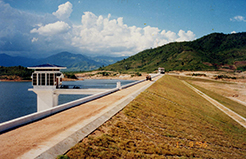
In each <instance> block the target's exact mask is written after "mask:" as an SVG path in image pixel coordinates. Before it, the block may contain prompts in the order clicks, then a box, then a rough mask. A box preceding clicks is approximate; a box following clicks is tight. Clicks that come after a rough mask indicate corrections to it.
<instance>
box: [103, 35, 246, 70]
mask: <svg viewBox="0 0 246 159" xmlns="http://www.w3.org/2000/svg"><path fill="white" fill-rule="evenodd" d="M158 67H164V68H165V69H166V71H171V70H218V69H230V70H243V71H246V33H245V32H244V33H235V34H223V33H212V34H209V35H207V36H204V37H202V38H199V39H197V40H194V41H190V42H173V43H169V44H166V45H163V46H160V47H157V48H154V49H152V48H151V49H147V50H144V51H142V52H139V53H138V54H136V55H134V56H131V57H129V58H127V59H124V60H122V61H118V62H116V63H115V64H112V65H109V66H106V67H104V68H102V69H103V70H111V71H120V72H122V71H128V72H129V71H135V72H136V71H139V72H152V71H155V70H157V69H158Z"/></svg>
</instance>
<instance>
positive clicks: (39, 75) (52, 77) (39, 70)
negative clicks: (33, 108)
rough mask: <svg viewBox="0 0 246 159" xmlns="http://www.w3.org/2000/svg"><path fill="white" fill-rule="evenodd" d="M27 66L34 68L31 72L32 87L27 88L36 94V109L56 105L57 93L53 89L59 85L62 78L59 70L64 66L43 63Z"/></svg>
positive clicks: (44, 108)
mask: <svg viewBox="0 0 246 159" xmlns="http://www.w3.org/2000/svg"><path fill="white" fill-rule="evenodd" d="M27 68H28V69H33V70H34V72H33V74H32V85H33V88H32V89H28V90H29V91H33V92H35V93H36V94H37V111H42V110H46V109H48V108H51V107H54V106H57V105H58V96H59V94H56V93H55V90H56V88H59V87H60V86H61V84H62V78H64V76H63V74H62V73H61V72H60V70H61V69H66V67H62V66H57V65H51V64H43V65H38V66H32V67H27Z"/></svg>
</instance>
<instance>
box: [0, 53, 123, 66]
mask: <svg viewBox="0 0 246 159" xmlns="http://www.w3.org/2000/svg"><path fill="white" fill-rule="evenodd" d="M123 58H125V57H107V56H103V57H102V56H99V57H93V58H92V57H87V56H85V55H81V54H73V53H70V52H61V53H58V54H55V55H51V56H49V57H47V58H42V59H34V58H26V57H13V56H10V55H7V54H0V66H5V67H9V66H24V67H28V66H35V65H39V64H45V63H50V64H56V65H61V66H66V67H67V68H68V69H67V70H66V71H88V70H95V69H97V68H99V67H102V66H107V65H109V64H112V63H115V62H117V61H119V60H121V59H123Z"/></svg>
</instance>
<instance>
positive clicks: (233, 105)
mask: <svg viewBox="0 0 246 159" xmlns="http://www.w3.org/2000/svg"><path fill="white" fill-rule="evenodd" d="M176 78H179V79H180V80H185V81H186V82H188V83H189V84H191V85H193V86H194V87H196V88H197V89H199V90H200V91H202V92H203V93H205V94H207V95H208V96H210V97H213V99H215V100H217V101H218V102H220V103H221V104H223V105H224V106H226V107H227V108H229V109H231V110H232V111H234V112H236V113H238V114H239V115H241V116H242V117H244V118H246V107H245V106H244V105H242V104H240V103H237V102H235V101H233V100H230V99H228V98H226V97H223V96H222V95H220V94H217V93H215V92H213V91H210V90H207V89H205V88H204V87H200V86H197V85H194V84H192V81H202V82H204V83H205V82H210V83H211V82H212V83H227V84H234V83H228V82H226V81H212V80H206V79H199V78H191V77H183V76H178V77H177V76H176Z"/></svg>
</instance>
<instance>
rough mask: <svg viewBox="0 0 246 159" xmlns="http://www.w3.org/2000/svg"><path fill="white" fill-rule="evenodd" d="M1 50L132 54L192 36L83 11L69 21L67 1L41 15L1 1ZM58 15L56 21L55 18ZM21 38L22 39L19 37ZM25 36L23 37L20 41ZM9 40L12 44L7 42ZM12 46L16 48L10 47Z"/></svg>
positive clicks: (69, 7)
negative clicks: (75, 22) (77, 21)
mask: <svg viewBox="0 0 246 159" xmlns="http://www.w3.org/2000/svg"><path fill="white" fill-rule="evenodd" d="M0 10H3V11H4V12H0V19H1V22H2V23H0V48H1V50H0V51H5V50H10V49H11V51H13V50H18V49H19V50H20V48H21V49H23V50H24V49H25V50H27V51H29V54H32V53H35V54H36V53H37V52H39V53H40V54H41V53H42V54H45V53H49V52H52V53H54V52H58V50H59V51H64V50H66V51H71V52H75V53H84V54H94V55H118V56H120V55H134V54H136V53H138V52H139V51H142V50H144V49H148V48H151V47H152V48H154V47H157V46H161V45H164V44H167V43H170V42H174V41H190V40H194V39H195V34H194V33H193V32H192V31H183V30H180V31H179V32H178V33H175V32H173V31H170V30H161V29H160V28H158V27H151V26H146V25H145V27H136V26H128V25H127V24H125V23H124V18H123V17H118V18H112V17H113V16H111V14H108V15H107V16H105V17H103V16H102V15H95V14H94V13H92V12H84V14H83V15H82V16H81V23H80V24H79V25H73V24H72V23H71V22H70V21H69V16H70V14H71V12H72V4H71V3H70V2H66V3H64V4H61V5H60V6H59V7H58V10H57V11H56V12H53V14H45V15H44V16H40V15H36V14H31V13H27V12H21V11H19V10H17V9H14V8H12V7H11V6H10V5H8V4H6V3H4V2H2V1H1V0H0ZM57 18H59V21H57ZM20 39H21V40H20ZM23 39H24V40H23ZM9 42H12V43H13V45H11V46H10V45H8V44H9ZM13 46H15V47H13Z"/></svg>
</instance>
